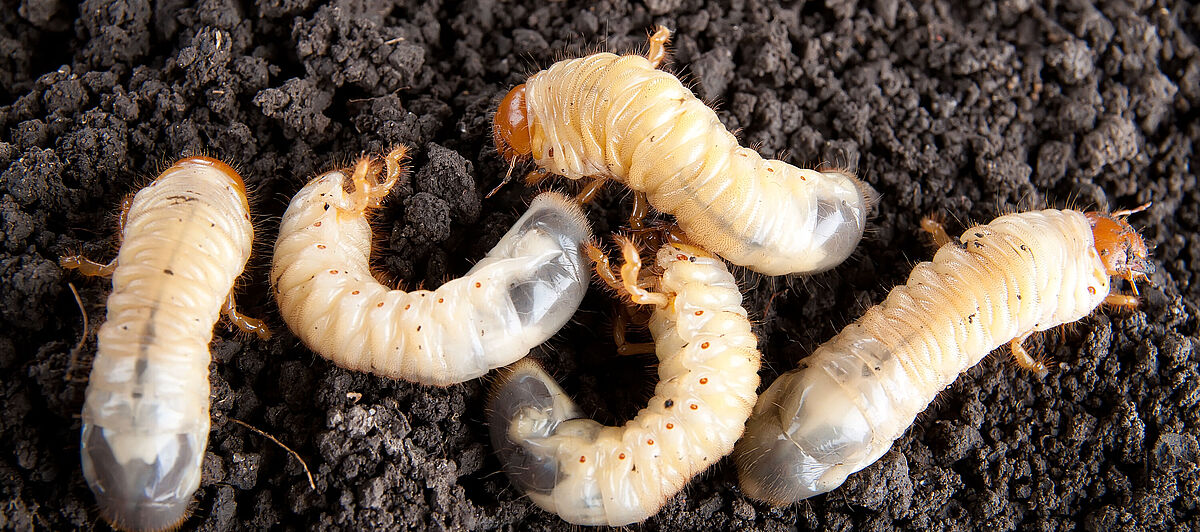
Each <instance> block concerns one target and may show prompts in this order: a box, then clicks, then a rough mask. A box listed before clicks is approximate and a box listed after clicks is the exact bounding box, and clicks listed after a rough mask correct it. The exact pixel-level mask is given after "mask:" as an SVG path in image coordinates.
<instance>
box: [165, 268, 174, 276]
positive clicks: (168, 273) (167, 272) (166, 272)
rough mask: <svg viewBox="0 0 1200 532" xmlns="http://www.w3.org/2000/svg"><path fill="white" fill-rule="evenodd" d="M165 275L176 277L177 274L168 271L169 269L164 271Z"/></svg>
mask: <svg viewBox="0 0 1200 532" xmlns="http://www.w3.org/2000/svg"><path fill="white" fill-rule="evenodd" d="M163 273H165V274H167V275H175V272H173V271H171V270H167V269H164V270H163Z"/></svg>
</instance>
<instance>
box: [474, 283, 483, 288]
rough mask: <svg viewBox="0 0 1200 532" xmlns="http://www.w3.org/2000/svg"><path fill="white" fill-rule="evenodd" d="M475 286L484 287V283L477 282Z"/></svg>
mask: <svg viewBox="0 0 1200 532" xmlns="http://www.w3.org/2000/svg"><path fill="white" fill-rule="evenodd" d="M475 288H483V283H475Z"/></svg>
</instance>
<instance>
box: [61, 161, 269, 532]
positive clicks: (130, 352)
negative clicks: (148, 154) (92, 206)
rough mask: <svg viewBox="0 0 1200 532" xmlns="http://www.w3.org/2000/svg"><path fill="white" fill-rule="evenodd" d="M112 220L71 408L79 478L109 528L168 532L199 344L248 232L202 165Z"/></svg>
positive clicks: (220, 168) (199, 421) (205, 424)
mask: <svg viewBox="0 0 1200 532" xmlns="http://www.w3.org/2000/svg"><path fill="white" fill-rule="evenodd" d="M124 220H125V221H124V226H123V229H122V235H123V241H122V244H121V249H120V251H119V253H118V255H117V259H116V261H115V266H116V268H115V270H113V271H112V278H113V291H112V294H111V295H110V296H109V297H108V318H107V321H105V322H104V325H103V326H101V327H100V331H99V333H98V334H99V336H98V349H97V352H96V358H95V361H94V362H93V363H92V372H91V377H90V379H89V381H88V387H87V396H86V399H85V400H84V405H83V431H82V446H81V454H82V458H83V474H84V476H85V477H86V478H87V482H88V486H90V487H91V488H92V491H93V492H94V493H95V494H96V500H97V502H98V503H99V505H100V510H101V512H102V513H103V515H104V517H105V519H107V520H108V521H109V522H110V523H113V525H114V526H116V527H118V528H122V529H132V530H163V529H171V528H174V527H176V526H178V525H179V523H180V522H181V521H182V520H183V519H184V517H185V516H186V511H187V507H188V504H189V502H190V501H191V500H192V493H193V492H194V491H196V488H197V487H198V486H199V484H200V464H201V462H202V461H203V459H204V449H205V447H206V446H207V443H208V429H209V415H208V401H209V398H208V391H209V390H208V364H209V360H210V355H209V351H208V344H209V342H210V341H211V340H212V331H213V325H214V324H215V323H216V321H217V319H218V317H219V314H220V312H221V309H222V306H223V303H226V300H227V297H230V291H231V290H232V288H233V284H234V280H235V279H236V278H237V276H238V275H239V274H240V273H241V272H242V269H243V268H244V267H245V265H246V260H247V259H248V258H249V257H250V250H251V241H252V240H253V237H254V228H253V226H252V225H251V223H250V214H249V206H248V205H247V201H246V190H245V185H244V184H243V183H242V178H241V177H240V176H238V174H237V173H236V172H234V171H233V169H231V168H229V167H228V166H226V165H225V164H224V163H221V162H219V161H216V160H213V159H209V158H207V157H191V158H187V159H183V160H180V161H178V162H176V163H175V164H174V165H173V166H171V167H170V168H168V169H167V170H166V171H165V172H163V174H162V175H161V176H159V177H158V179H156V180H155V181H154V182H153V183H151V184H150V185H149V186H147V187H145V188H143V189H142V190H141V191H139V192H138V193H137V195H135V196H134V197H133V200H132V202H131V203H130V204H129V208H128V211H127V213H126V215H125V218H124ZM79 260H84V261H85V260H86V259H80V258H78V257H74V258H68V259H64V265H68V267H76V266H77V265H76V264H75V261H79ZM110 266H111V265H110ZM104 273H107V272H104Z"/></svg>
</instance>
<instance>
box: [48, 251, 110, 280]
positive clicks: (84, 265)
mask: <svg viewBox="0 0 1200 532" xmlns="http://www.w3.org/2000/svg"><path fill="white" fill-rule="evenodd" d="M58 265H59V266H62V267H63V268H64V269H67V270H78V271H79V273H80V274H81V275H84V276H87V277H112V274H113V272H114V271H116V269H117V259H116V258H115V257H114V258H113V260H112V261H111V262H109V263H108V264H100V263H99V262H95V261H93V260H91V259H89V258H87V257H84V256H83V255H68V256H66V257H62V258H60V259H58Z"/></svg>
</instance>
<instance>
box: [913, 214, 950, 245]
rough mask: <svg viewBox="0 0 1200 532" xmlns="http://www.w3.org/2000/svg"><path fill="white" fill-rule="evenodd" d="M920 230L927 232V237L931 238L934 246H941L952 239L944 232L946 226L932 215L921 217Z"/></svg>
mask: <svg viewBox="0 0 1200 532" xmlns="http://www.w3.org/2000/svg"><path fill="white" fill-rule="evenodd" d="M921 230H923V231H925V232H926V233H929V237H930V238H932V239H933V245H934V246H935V247H939V248H940V247H942V246H944V245H946V244H949V243H950V242H951V241H953V239H952V238H950V235H949V234H947V233H946V226H945V225H943V224H942V222H941V221H940V220H938V219H936V218H934V217H933V216H925V217H923V218H921Z"/></svg>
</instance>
